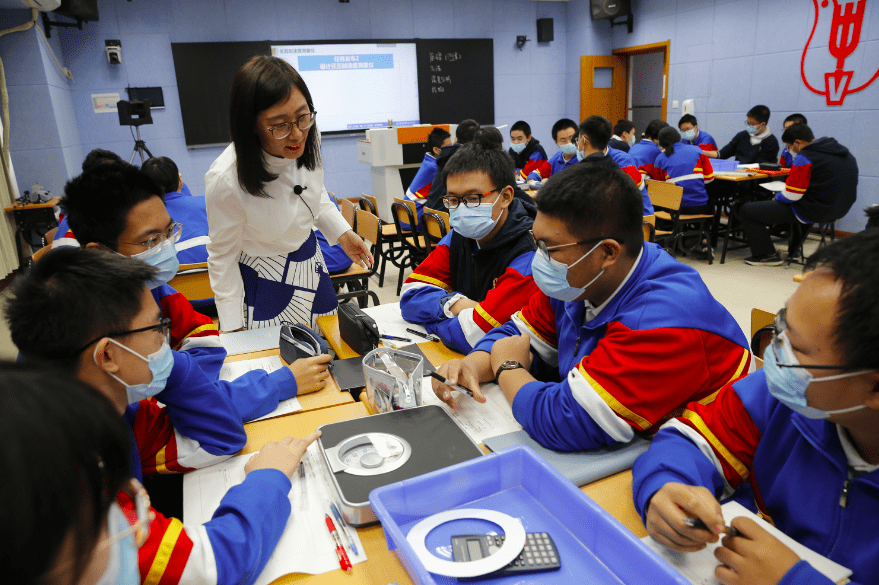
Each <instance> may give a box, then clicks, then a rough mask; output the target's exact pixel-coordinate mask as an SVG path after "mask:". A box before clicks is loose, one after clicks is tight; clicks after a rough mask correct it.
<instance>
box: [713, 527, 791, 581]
mask: <svg viewBox="0 0 879 585" xmlns="http://www.w3.org/2000/svg"><path fill="white" fill-rule="evenodd" d="M730 524H731V530H734V531H735V532H736V534H735V536H736V537H730V536H724V537H723V540H722V541H721V544H722V545H723V546H721V547H719V548H718V549H717V550H715V551H714V556H715V557H716V558H717V560H718V561H720V562H721V564H720V565H718V567H717V569H715V570H714V576H715V577H717V580H718V581H720V582H721V583H723V585H738V584H740V583H747V584H748V585H776V584H777V583H778V582H779V581H781V579H782V577H784V576H785V574H786V573H787V572H788V571H790V569H791V568H792V567H793V566H794V565H796V564H797V563H798V562H799V561H800V557H798V556H797V553H795V552H794V551H792V550H791V549H790V548H788V547H787V546H786V545H785V544H784V543H783V542H781V541H780V540H778V539H777V538H775V537H774V536H772V535H771V534H769V532H767V531H766V530H765V529H763V528H762V527H761V526H760V524H759V523H757V522H754V521H753V520H751V519H750V518H734V519H733V521H732V522H730Z"/></svg>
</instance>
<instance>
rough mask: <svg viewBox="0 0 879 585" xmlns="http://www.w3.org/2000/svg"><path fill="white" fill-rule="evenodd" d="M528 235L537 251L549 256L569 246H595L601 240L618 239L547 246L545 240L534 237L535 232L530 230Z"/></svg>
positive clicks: (592, 239) (597, 239)
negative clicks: (551, 251)
mask: <svg viewBox="0 0 879 585" xmlns="http://www.w3.org/2000/svg"><path fill="white" fill-rule="evenodd" d="M528 234H530V235H531V240H532V241H534V245H535V246H537V249H538V250H540V251H541V252H543V253H544V254H547V255H549V252H550V250H558V249H559V248H567V247H568V246H579V245H581V244H593V243H595V242H600V241H601V240H615V239H616V238H605V237H601V238H591V239H589V240H583V241H582V242H572V243H570V244H559V245H557V246H547V245H546V242H544V241H543V240H538V239H537V238H535V237H534V232H533V231H531V230H528Z"/></svg>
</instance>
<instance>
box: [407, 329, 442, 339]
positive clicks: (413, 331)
mask: <svg viewBox="0 0 879 585" xmlns="http://www.w3.org/2000/svg"><path fill="white" fill-rule="evenodd" d="M406 333H411V334H412V335H417V336H418V337H423V338H424V339H428V340H430V341H439V338H438V337H437V336H436V335H431V334H430V333H422V332H421V331H417V330H415V329H409V328H408V327H407V328H406Z"/></svg>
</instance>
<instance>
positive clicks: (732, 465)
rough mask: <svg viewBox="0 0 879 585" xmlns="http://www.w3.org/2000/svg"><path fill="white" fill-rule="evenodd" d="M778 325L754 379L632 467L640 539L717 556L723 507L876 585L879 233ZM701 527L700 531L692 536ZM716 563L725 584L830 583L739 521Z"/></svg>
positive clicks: (818, 270)
mask: <svg viewBox="0 0 879 585" xmlns="http://www.w3.org/2000/svg"><path fill="white" fill-rule="evenodd" d="M812 268H814V272H811V273H810V274H809V276H808V277H807V278H806V279H805V280H804V281H803V283H802V284H801V285H800V286H799V288H797V289H796V292H794V294H793V296H792V297H791V298H790V299H789V300H788V302H787V306H786V307H785V308H784V309H782V310H781V311H779V313H778V316H777V317H776V321H775V330H774V332H773V338H772V343H771V344H770V345H769V347H767V348H766V350H765V352H764V354H763V360H764V362H763V368H762V369H761V370H758V371H756V372H754V373H753V374H751V375H750V376H747V377H745V378H741V379H739V380H736V381H734V382H732V383H730V384H728V385H726V386H725V387H724V388H723V389H722V390H721V391H720V392H719V393H718V394H717V397H716V398H715V399H714V401H713V402H710V403H706V404H700V403H697V402H693V403H691V404H689V405H688V406H687V410H685V411H684V413H683V415H682V416H680V417H679V418H676V419H674V420H672V421H670V422H668V423H667V424H666V425H665V426H664V427H663V428H662V430H660V431H659V433H657V435H656V437H655V438H654V440H653V443H652V444H651V446H650V449H649V450H648V451H647V453H645V454H644V455H642V456H641V457H640V458H638V460H637V461H636V462H635V466H634V468H633V469H632V472H633V479H634V484H633V492H634V499H635V507H636V508H637V509H638V511H639V512H640V513H641V515H642V517H643V518H644V524H645V526H646V527H647V530H648V532H649V533H650V535H651V536H652V537H653V538H654V539H655V540H657V541H658V542H660V543H662V544H664V545H665V546H667V547H669V548H671V549H673V550H677V551H681V552H684V553H687V552H693V551H696V550H700V549H702V548H704V547H705V544H706V543H709V542H717V540H718V538H719V537H720V536H722V535H721V534H719V532H720V530H719V529H720V528H721V527H722V526H723V524H724V522H723V518H722V516H721V514H720V505H719V504H718V502H717V500H718V499H726V498H729V497H733V498H735V499H737V500H739V501H740V503H742V504H744V505H745V506H746V507H749V508H751V509H752V510H753V509H754V508H756V509H757V510H758V511H759V512H760V513H761V514H762V515H764V516H765V517H767V518H771V521H772V523H773V524H774V525H775V527H776V528H778V529H779V530H781V531H782V532H784V533H785V534H787V535H789V536H791V537H793V538H795V539H796V540H797V541H799V542H800V543H801V544H804V545H805V546H807V547H809V548H811V549H812V550H814V551H817V552H819V553H821V554H823V555H825V556H827V557H828V558H830V560H832V561H835V562H837V563H839V564H841V565H843V566H844V567H847V568H849V569H851V570H852V571H853V575H852V577H851V582H852V583H864V584H866V583H875V582H876V576H877V575H879V539H877V538H876V518H879V433H877V429H879V333H877V332H879V310H877V306H876V300H875V299H876V289H877V287H879V233H877V232H875V231H867V232H861V233H859V234H855V235H853V236H851V237H848V238H845V239H842V240H837V241H836V242H834V243H832V244H830V245H829V246H827V247H826V248H822V249H820V250H818V251H817V252H816V253H815V254H814V255H812V256H810V257H809V260H808V263H807V270H808V269H812ZM685 517H697V518H700V519H701V520H702V521H703V522H704V523H705V525H706V526H708V527H709V528H708V530H701V529H695V528H690V527H688V526H686V525H685V524H684V522H683V519H684V518H685ZM731 524H732V526H733V528H735V529H736V530H737V531H738V533H739V534H738V535H737V536H735V537H732V538H731V537H729V536H727V537H725V538H724V539H723V540H722V545H723V546H722V547H721V548H719V549H718V550H717V552H715V556H716V557H717V559H718V560H719V561H720V562H721V563H722V564H721V565H720V566H718V567H717V569H716V571H715V575H716V576H717V578H718V580H719V581H720V582H721V583H724V584H730V583H748V584H751V585H764V584H766V585H775V584H781V585H794V584H799V583H802V584H806V583H816V584H817V583H830V581H829V580H827V578H826V577H822V576H821V575H820V574H819V573H818V572H817V570H816V569H814V568H812V566H811V565H809V563H807V562H805V561H802V560H800V559H799V557H797V555H796V553H794V552H793V551H792V550H790V549H789V548H788V547H787V546H785V545H784V544H783V543H781V542H780V541H778V540H777V539H776V538H775V537H773V536H772V535H770V534H769V533H767V532H766V531H765V530H764V529H763V528H762V527H761V526H760V524H761V523H755V522H752V521H751V520H747V519H745V518H736V519H734V520H733V521H732V523H731Z"/></svg>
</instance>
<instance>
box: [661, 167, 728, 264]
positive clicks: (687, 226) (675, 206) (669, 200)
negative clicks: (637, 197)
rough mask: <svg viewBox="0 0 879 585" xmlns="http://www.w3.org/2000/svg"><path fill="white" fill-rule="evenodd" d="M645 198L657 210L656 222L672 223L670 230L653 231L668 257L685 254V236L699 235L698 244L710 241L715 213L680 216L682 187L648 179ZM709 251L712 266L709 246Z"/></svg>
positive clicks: (712, 255) (710, 260)
mask: <svg viewBox="0 0 879 585" xmlns="http://www.w3.org/2000/svg"><path fill="white" fill-rule="evenodd" d="M647 195H648V196H649V197H650V202H651V203H652V204H653V207H655V208H658V209H657V211H656V213H655V214H654V216H655V219H657V220H659V219H661V220H664V221H666V222H670V223H671V230H665V229H657V230H655V238H656V241H657V243H659V242H667V244H666V245H665V246H664V247H665V249H666V250H668V251H669V253H670V254H672V255H673V256H674V255H675V252H676V251H681V252H682V253H684V254H686V252H685V251H684V246H683V240H684V238H685V237H687V236H698V238H699V240H698V241H699V242H700V243H701V242H708V241H709V237H710V228H711V222H712V221H713V220H714V214H713V213H700V214H694V215H690V214H681V212H680V209H681V200H682V198H683V195H684V188H683V187H681V186H680V185H675V184H674V183H666V182H665V181H654V180H652V179H647ZM708 249H709V252H708V264H709V265H711V264H712V263H713V261H714V253H713V251H712V249H711V247H710V246H709V248H708Z"/></svg>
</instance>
